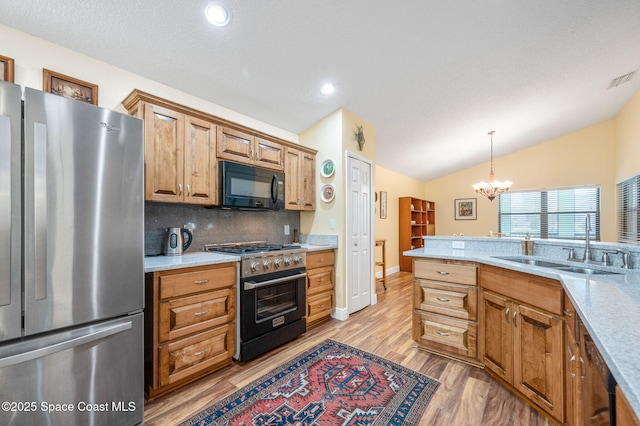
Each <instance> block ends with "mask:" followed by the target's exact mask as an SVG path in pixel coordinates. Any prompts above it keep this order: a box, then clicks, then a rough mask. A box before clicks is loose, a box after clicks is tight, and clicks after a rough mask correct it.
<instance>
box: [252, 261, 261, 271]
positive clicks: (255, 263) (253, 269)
mask: <svg viewBox="0 0 640 426" xmlns="http://www.w3.org/2000/svg"><path fill="white" fill-rule="evenodd" d="M259 265H260V263H259V262H255V261H253V262H251V265H250V267H251V272H256V271H257V270H258V266H259Z"/></svg>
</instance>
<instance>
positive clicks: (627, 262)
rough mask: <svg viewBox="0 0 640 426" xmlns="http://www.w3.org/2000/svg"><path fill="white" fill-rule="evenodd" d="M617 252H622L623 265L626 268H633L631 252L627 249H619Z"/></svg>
mask: <svg viewBox="0 0 640 426" xmlns="http://www.w3.org/2000/svg"><path fill="white" fill-rule="evenodd" d="M616 253H620V254H621V255H622V267H623V268H625V269H629V268H631V262H630V259H631V254H630V253H629V252H628V251H627V250H622V249H618V250H616Z"/></svg>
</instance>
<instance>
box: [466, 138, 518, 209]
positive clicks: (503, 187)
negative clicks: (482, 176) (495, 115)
mask: <svg viewBox="0 0 640 426" xmlns="http://www.w3.org/2000/svg"><path fill="white" fill-rule="evenodd" d="M493 133H494V130H492V131H490V132H489V133H487V134H488V135H490V136H491V172H490V173H489V183H487V182H478V183H476V184H474V185H473V189H475V191H476V192H477V193H479V194H482V195H484V196H485V197H487V198H488V199H489V200H490V201H493V199H494V198H496V196H497V195H500V194H502V193H503V192H507V191H508V190H509V188H511V184H513V182H511V181H509V180H505V181H504V182H501V181H499V180H496V178H495V176H494V174H493Z"/></svg>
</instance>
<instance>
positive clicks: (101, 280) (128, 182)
mask: <svg viewBox="0 0 640 426" xmlns="http://www.w3.org/2000/svg"><path fill="white" fill-rule="evenodd" d="M24 97H25V101H24V134H25V143H24V206H25V209H24V216H23V220H24V230H25V231H24V232H25V235H24V246H25V258H24V283H25V284H24V291H25V324H24V328H25V335H33V334H36V333H40V332H43V331H49V330H54V329H59V328H61V327H66V326H71V325H76V324H83V323H87V322H91V321H95V320H100V319H106V318H112V317H116V316H119V315H122V314H124V313H128V312H133V311H136V310H140V309H142V308H143V291H144V290H143V287H144V284H143V283H144V264H143V262H144V259H143V257H144V248H143V239H144V237H143V229H144V226H143V214H144V213H143V205H144V199H143V197H144V193H143V140H142V121H141V120H139V119H137V118H134V117H131V116H128V115H125V114H120V113H117V112H114V111H110V110H106V109H103V108H98V107H96V106H93V105H89V104H86V103H84V102H80V101H75V100H71V99H67V98H64V97H62V96H57V95H53V94H49V93H43V92H40V91H37V90H33V89H30V88H26V89H25V93H24Z"/></svg>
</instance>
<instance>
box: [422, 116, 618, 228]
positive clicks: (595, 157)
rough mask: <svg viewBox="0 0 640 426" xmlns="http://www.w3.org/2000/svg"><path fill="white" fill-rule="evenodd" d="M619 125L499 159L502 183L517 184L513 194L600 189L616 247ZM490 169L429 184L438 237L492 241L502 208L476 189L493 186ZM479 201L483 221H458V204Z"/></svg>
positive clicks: (428, 195) (604, 217)
mask: <svg viewBox="0 0 640 426" xmlns="http://www.w3.org/2000/svg"><path fill="white" fill-rule="evenodd" d="M615 144H616V142H615V125H614V121H613V120H609V121H606V122H604V123H600V124H597V125H595V126H591V127H588V128H586V129H582V130H580V131H577V132H573V133H570V134H568V135H566V136H562V137H560V138H557V139H553V140H550V141H548V142H545V143H541V144H539V145H535V146H533V147H530V148H527V149H523V150H521V151H518V152H515V153H513V154H510V155H507V156H504V157H501V158H497V159H494V171H495V173H496V178H497V179H498V180H506V179H508V180H511V181H513V182H514V183H513V185H512V187H511V188H512V190H526V189H543V188H559V187H573V186H580V185H593V184H595V185H600V187H601V193H600V194H601V214H602V218H601V240H602V241H615V183H614V180H615V174H616V147H615ZM489 170H490V163H489V162H486V163H484V164H481V165H479V166H475V167H471V168H468V169H465V170H462V171H460V172H457V173H453V174H451V175H448V176H445V177H442V178H440V179H436V180H432V181H430V182H427V183H426V184H425V195H424V196H425V197H426V198H427V199H429V200H432V201H435V203H436V234H437V235H453V234H454V233H455V234H460V233H463V234H464V235H466V236H486V235H488V234H489V231H490V230H492V231H494V232H497V230H498V203H497V199H496V200H494V201H493V202H491V201H489V200H488V199H487V198H486V197H484V196H481V195H480V194H477V193H476V192H475V191H474V190H473V188H472V187H471V185H472V184H473V183H475V182H478V181H481V180H485V181H486V180H487V178H488V174H489ZM456 198H477V200H478V201H477V207H478V211H477V217H478V219H477V220H474V221H471V220H455V219H454V200H455V199H456Z"/></svg>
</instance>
